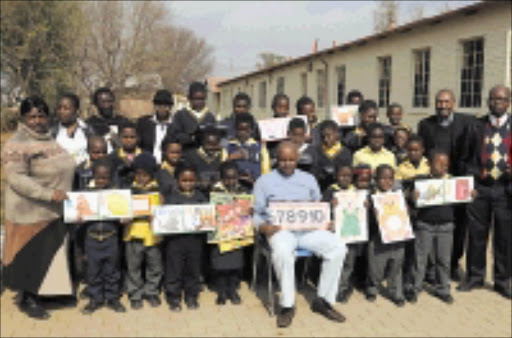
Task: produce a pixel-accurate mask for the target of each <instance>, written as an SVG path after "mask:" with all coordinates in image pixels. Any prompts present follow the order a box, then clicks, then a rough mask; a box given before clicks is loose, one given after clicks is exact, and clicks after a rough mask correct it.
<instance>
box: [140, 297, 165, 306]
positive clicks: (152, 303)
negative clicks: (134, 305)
mask: <svg viewBox="0 0 512 338" xmlns="http://www.w3.org/2000/svg"><path fill="white" fill-rule="evenodd" d="M144 299H145V300H146V301H147V302H148V303H149V305H150V306H151V307H159V306H160V304H162V302H161V301H160V297H158V296H157V295H150V296H144Z"/></svg>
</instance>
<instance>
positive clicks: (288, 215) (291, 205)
mask: <svg viewBox="0 0 512 338" xmlns="http://www.w3.org/2000/svg"><path fill="white" fill-rule="evenodd" d="M329 211H330V206H329V203H327V202H271V203H270V205H269V207H268V213H269V215H270V222H271V224H273V225H279V226H281V227H282V228H283V229H284V230H290V231H304V230H325V229H327V228H328V226H329V221H330V215H329Z"/></svg>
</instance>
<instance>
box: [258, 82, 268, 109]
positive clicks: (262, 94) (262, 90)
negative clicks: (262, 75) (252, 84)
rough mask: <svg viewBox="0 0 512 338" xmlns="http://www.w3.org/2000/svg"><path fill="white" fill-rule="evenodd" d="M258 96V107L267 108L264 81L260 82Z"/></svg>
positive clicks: (265, 84)
mask: <svg viewBox="0 0 512 338" xmlns="http://www.w3.org/2000/svg"><path fill="white" fill-rule="evenodd" d="M259 94H260V95H259V106H260V108H265V107H266V106H267V83H266V82H265V81H262V82H260V92H259Z"/></svg>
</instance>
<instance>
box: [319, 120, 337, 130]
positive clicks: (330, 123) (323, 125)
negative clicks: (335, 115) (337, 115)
mask: <svg viewBox="0 0 512 338" xmlns="http://www.w3.org/2000/svg"><path fill="white" fill-rule="evenodd" d="M325 129H332V130H335V131H338V124H336V122H334V121H333V120H325V121H323V122H322V123H320V132H323V131H324V130H325Z"/></svg>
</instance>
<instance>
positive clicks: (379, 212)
mask: <svg viewBox="0 0 512 338" xmlns="http://www.w3.org/2000/svg"><path fill="white" fill-rule="evenodd" d="M372 200H373V205H374V207H375V213H376V216H377V222H378V226H379V232H380V235H381V239H382V242H383V243H384V244H387V243H393V242H399V241H404V240H408V239H411V238H414V234H413V232H412V227H411V222H410V219H409V214H408V212H407V207H406V204H405V199H404V195H403V193H402V191H398V192H387V193H377V194H374V195H372Z"/></svg>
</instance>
